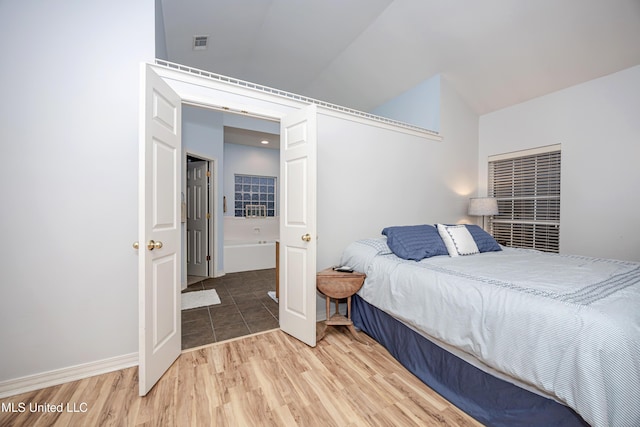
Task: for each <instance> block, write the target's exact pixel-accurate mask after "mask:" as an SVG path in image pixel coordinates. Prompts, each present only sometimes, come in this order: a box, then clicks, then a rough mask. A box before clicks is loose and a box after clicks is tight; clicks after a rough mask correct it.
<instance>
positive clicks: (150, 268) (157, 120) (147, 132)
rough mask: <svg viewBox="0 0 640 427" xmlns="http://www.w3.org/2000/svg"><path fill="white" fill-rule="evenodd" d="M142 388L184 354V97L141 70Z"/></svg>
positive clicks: (146, 68) (145, 389) (142, 392)
mask: <svg viewBox="0 0 640 427" xmlns="http://www.w3.org/2000/svg"><path fill="white" fill-rule="evenodd" d="M141 89H142V91H143V93H142V94H141V96H142V97H143V98H142V100H141V117H140V121H141V123H140V154H139V162H140V166H139V167H140V171H139V173H140V178H139V213H138V215H139V222H138V242H139V251H138V252H139V253H138V257H139V264H138V275H139V277H138V283H139V284H138V288H139V305H140V307H139V328H140V336H139V355H138V357H139V367H138V369H139V373H138V376H139V381H140V383H139V388H140V395H141V396H144V395H146V394H147V393H148V392H149V390H151V388H152V387H153V385H154V384H155V383H156V382H157V381H158V380H159V379H160V377H161V376H162V374H163V373H164V372H165V371H166V370H167V369H168V368H169V366H171V364H172V363H173V362H174V361H175V360H176V358H177V357H178V356H179V355H180V348H181V339H182V338H181V325H180V290H181V286H180V280H181V268H180V264H181V261H180V240H181V239H180V203H181V197H180V196H181V195H180V190H179V182H180V180H179V178H180V176H181V175H180V174H181V168H182V167H181V165H182V161H181V149H180V144H181V135H180V132H181V130H180V129H181V120H182V119H181V104H180V102H181V100H180V98H179V97H178V95H177V94H176V93H175V92H174V91H173V90H172V89H171V88H170V87H169V86H168V85H167V84H166V83H165V82H164V81H163V80H162V79H161V78H160V77H159V76H158V75H157V74H156V73H155V72H154V71H153V70H152V69H151V68H150V67H149V66H148V65H146V64H143V65H142V69H141Z"/></svg>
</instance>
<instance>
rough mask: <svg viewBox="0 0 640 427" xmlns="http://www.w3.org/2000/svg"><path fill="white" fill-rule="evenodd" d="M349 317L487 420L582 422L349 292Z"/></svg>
mask: <svg viewBox="0 0 640 427" xmlns="http://www.w3.org/2000/svg"><path fill="white" fill-rule="evenodd" d="M352 302H353V307H352V320H353V323H354V324H355V326H356V327H357V328H359V329H360V330H362V331H364V332H365V333H366V334H367V335H369V336H371V337H372V338H373V339H375V340H376V341H378V342H379V343H380V344H382V345H383V346H384V347H385V348H386V349H387V350H388V351H389V352H390V353H391V354H392V355H393V357H395V358H396V359H397V360H398V361H399V362H400V363H401V364H402V365H403V366H404V367H406V368H407V369H408V370H409V371H410V372H411V373H413V374H414V375H415V376H417V377H418V378H420V380H422V382H424V383H425V384H427V385H428V386H429V387H431V388H432V389H433V390H435V391H436V392H437V393H439V394H440V395H441V396H443V397H444V398H445V399H447V400H448V401H449V402H451V403H453V404H454V405H456V406H457V407H458V408H460V409H462V410H463V411H464V412H466V413H467V414H469V415H470V416H472V417H473V418H475V419H476V420H478V421H480V422H481V423H483V424H485V425H487V426H505V427H513V426H522V427H525V426H526V427H533V426H540V427H547V426H551V425H553V426H562V427H574V426H575V427H585V426H587V427H588V426H589V424H587V423H586V422H585V421H584V420H583V419H582V418H581V417H580V416H579V415H578V414H577V413H576V412H575V411H574V410H572V409H571V408H569V407H567V406H564V405H562V404H560V403H558V402H556V401H554V400H552V399H548V398H545V397H542V396H539V395H537V394H535V393H532V392H530V391H528V390H524V389H522V388H520V387H518V386H516V385H514V384H511V383H509V382H507V381H504V380H501V379H499V378H496V377H494V376H492V375H490V374H488V373H486V372H484V371H482V370H480V369H478V368H476V367H475V366H473V365H471V364H469V363H468V362H466V361H464V360H462V359H460V358H459V357H457V356H455V355H453V354H451V353H450V352H448V351H446V350H444V349H443V348H442V347H440V346H438V345H436V344H434V343H433V342H431V341H429V340H428V339H426V338H425V337H423V336H422V335H420V334H418V333H417V332H415V331H414V330H413V329H411V328H409V327H408V326H406V325H405V324H403V323H402V322H400V321H399V320H396V319H395V318H393V317H392V316H390V315H388V314H387V313H385V312H383V311H381V310H379V309H377V308H376V307H374V306H373V305H371V304H369V303H367V302H366V301H365V300H363V299H362V298H360V296H359V295H357V294H356V295H354V297H353V301H352Z"/></svg>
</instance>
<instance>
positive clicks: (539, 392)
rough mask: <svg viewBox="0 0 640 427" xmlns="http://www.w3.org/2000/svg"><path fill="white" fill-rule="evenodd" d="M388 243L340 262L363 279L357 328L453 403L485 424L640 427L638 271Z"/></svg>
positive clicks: (420, 242)
mask: <svg viewBox="0 0 640 427" xmlns="http://www.w3.org/2000/svg"><path fill="white" fill-rule="evenodd" d="M438 227H440V229H438ZM449 227H451V228H449ZM461 228H464V229H465V230H462V229H461ZM454 229H455V230H454ZM443 230H444V232H443ZM453 232H455V233H453ZM447 233H448V234H447ZM456 233H457V234H456ZM383 234H385V236H383V237H380V238H372V239H365V240H360V241H357V242H353V243H352V244H350V245H349V246H348V247H347V248H346V249H345V251H344V253H343V256H342V260H341V263H342V264H344V265H350V266H351V267H353V268H354V269H355V270H356V271H359V272H363V273H365V274H366V275H367V278H366V280H365V283H364V285H363V287H362V288H361V289H360V291H359V292H358V294H357V295H356V296H355V298H354V301H353V314H352V317H353V320H354V323H355V325H356V327H358V328H360V329H361V330H363V331H364V332H366V333H367V334H369V335H371V336H372V337H373V338H375V339H376V340H377V341H379V342H381V343H382V344H383V345H384V346H385V347H387V349H388V350H389V351H390V352H391V353H392V354H393V355H394V356H395V357H396V358H397V359H398V360H399V361H400V362H401V363H403V364H404V365H405V366H406V367H407V368H408V369H409V370H411V371H412V372H413V373H414V374H415V375H417V376H418V377H419V378H421V379H422V380H423V381H424V382H425V383H427V384H428V385H430V386H431V387H432V388H434V389H435V390H436V391H437V392H439V393H440V394H442V395H443V396H444V397H445V398H447V399H448V400H449V401H451V402H452V403H454V404H456V405H457V406H459V407H460V408H461V409H463V410H465V411H466V412H467V413H469V414H470V415H471V416H473V417H474V418H476V419H477V420H479V421H481V422H482V423H484V424H486V425H496V426H497V425H505V426H513V425H526V426H531V425H540V426H548V425H565V426H574V425H577V426H579V425H591V426H597V427H599V426H629V427H631V426H635V427H637V426H640V263H634V262H627V261H619V260H607V259H597V258H588V257H583V256H572V255H558V254H548V253H543V252H539V251H534V250H525V249H514V248H507V247H502V246H500V245H498V244H497V243H496V242H495V241H494V240H493V238H492V237H491V236H490V235H488V234H487V233H485V232H484V231H483V230H482V229H480V228H479V227H477V226H464V225H463V226H444V225H439V226H437V227H434V226H430V225H422V226H409V227H389V228H386V229H385V230H383ZM451 237H453V239H451ZM452 240H453V243H452ZM469 241H472V242H473V243H475V245H473V244H471V243H470V242H469ZM452 251H453V252H452ZM412 258H413V259H412Z"/></svg>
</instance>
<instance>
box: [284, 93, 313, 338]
mask: <svg viewBox="0 0 640 427" xmlns="http://www.w3.org/2000/svg"><path fill="white" fill-rule="evenodd" d="M316 145H317V135H316V106H315V105H311V106H308V107H306V108H304V109H301V110H299V111H297V112H295V113H293V114H290V115H288V116H286V117H285V118H283V119H282V121H281V124H280V180H281V183H280V187H281V188H280V202H281V203H280V293H279V297H280V299H279V306H280V307H279V313H280V328H281V329H282V330H283V331H285V332H286V333H288V334H290V335H292V336H294V337H295V338H298V339H299V340H300V341H302V342H304V343H306V344H308V345H310V346H312V347H313V346H315V345H316V169H317V168H316V152H317V147H316Z"/></svg>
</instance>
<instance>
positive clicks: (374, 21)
mask: <svg viewBox="0 0 640 427" xmlns="http://www.w3.org/2000/svg"><path fill="white" fill-rule="evenodd" d="M161 5H162V15H163V17H164V19H163V23H164V31H165V36H166V50H167V52H166V53H167V58H166V59H167V60H169V61H172V62H176V63H180V64H184V65H188V66H191V67H194V68H199V69H203V70H207V71H212V72H215V73H218V74H223V75H227V76H231V77H235V78H239V79H242V80H246V81H250V82H254V83H259V84H262V85H265V86H270V87H273V88H277V89H282V90H286V91H289V92H293V93H296V94H300V95H305V96H308V97H311V98H315V99H319V100H322V101H328V102H331V103H335V104H338V105H343V106H347V107H351V108H355V109H358V110H363V111H370V110H371V109H372V108H374V107H376V106H378V105H380V104H381V103H384V102H385V101H387V100H389V99H391V98H393V97H395V96H397V95H399V94H400V93H402V92H404V91H406V90H407V89H410V88H411V87H414V86H415V85H417V84H418V83H420V82H422V81H424V80H426V79H428V78H430V77H432V76H434V75H437V74H440V75H441V76H442V78H443V79H446V80H448V81H449V82H450V84H452V85H453V87H454V88H455V89H456V90H457V92H458V93H459V94H460V95H461V96H462V97H463V98H464V99H465V100H466V102H467V103H468V104H469V106H471V107H472V108H473V109H474V110H475V111H476V112H477V113H478V114H485V113H488V112H491V111H495V110H498V109H501V108H504V107H508V106H510V105H514V104H517V103H520V102H523V101H526V100H529V99H532V98H535V97H538V96H541V95H544V94H547V93H550V92H554V91H557V90H560V89H563V88H566V87H569V86H573V85H575V84H578V83H582V82H585V81H588V80H591V79H594V78H597V77H601V76H604V75H607V74H610V73H614V72H616V71H620V70H623V69H625V68H628V67H631V66H634V65H638V64H640V0H483V1H478V0H242V1H239V0H161ZM196 35H207V36H209V40H208V46H207V49H205V50H194V49H193V37H194V36H196Z"/></svg>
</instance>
